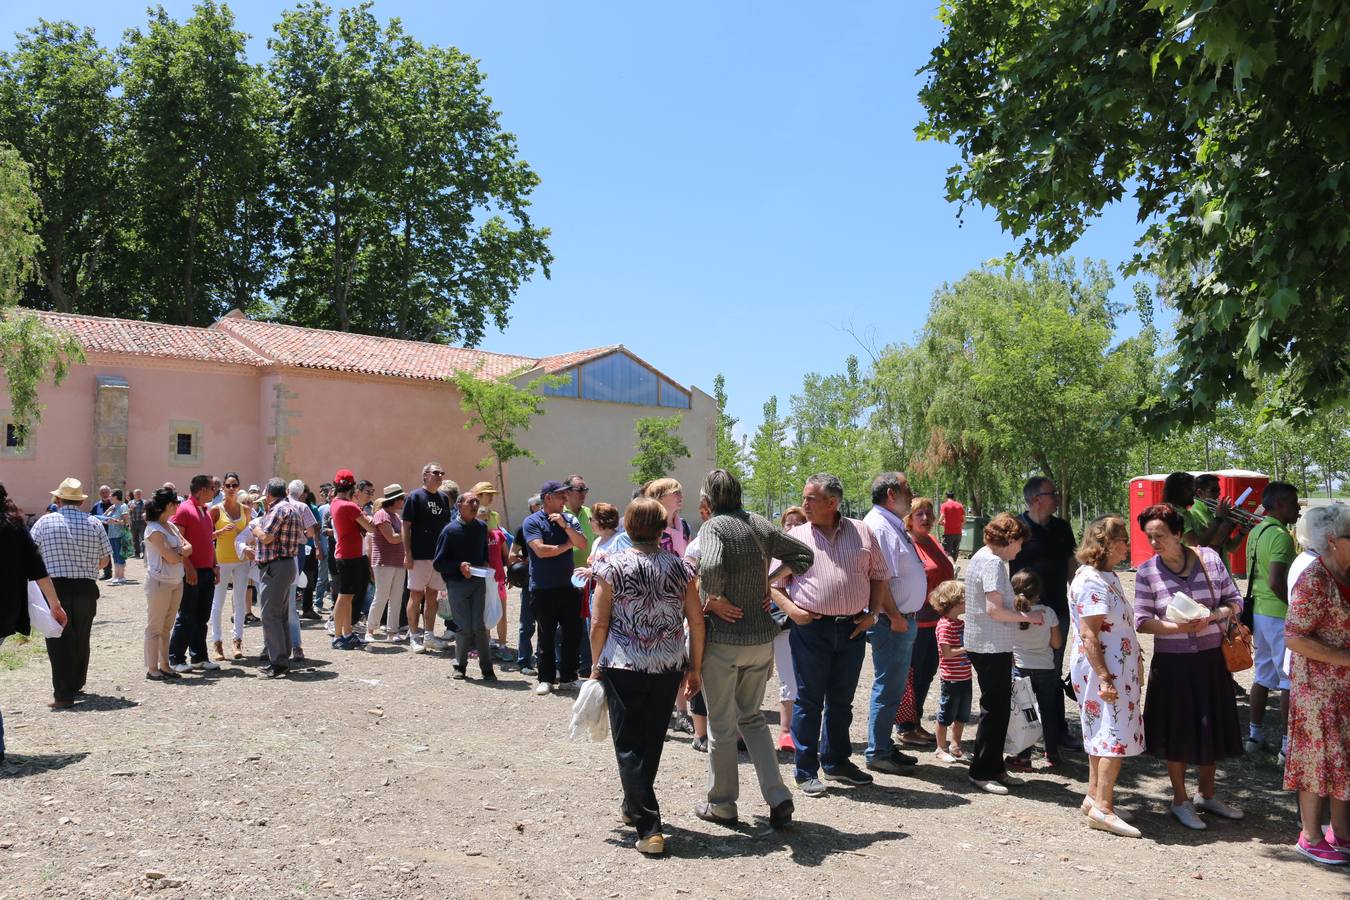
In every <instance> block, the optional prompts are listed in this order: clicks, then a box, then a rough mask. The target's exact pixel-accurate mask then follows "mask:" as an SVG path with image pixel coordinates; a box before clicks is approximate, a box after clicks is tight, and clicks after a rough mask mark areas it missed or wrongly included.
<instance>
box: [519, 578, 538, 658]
mask: <svg viewBox="0 0 1350 900" xmlns="http://www.w3.org/2000/svg"><path fill="white" fill-rule="evenodd" d="M516 647H517V654H518V655H517V658H516V662H518V663H519V664H520V665H521V667H524V666H528V665H530V664H531V663H533V662H534V603H533V602H531V600H530V589H529V587H523V588H521V589H520V631H519V633H518V634H517V637H516Z"/></svg>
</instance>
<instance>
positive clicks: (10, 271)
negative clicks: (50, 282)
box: [0, 141, 84, 429]
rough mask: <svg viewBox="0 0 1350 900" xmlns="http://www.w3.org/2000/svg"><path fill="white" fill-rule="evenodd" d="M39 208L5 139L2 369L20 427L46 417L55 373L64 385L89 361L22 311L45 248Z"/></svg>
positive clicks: (1, 160) (0, 233) (0, 211)
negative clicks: (45, 398)
mask: <svg viewBox="0 0 1350 900" xmlns="http://www.w3.org/2000/svg"><path fill="white" fill-rule="evenodd" d="M38 210H39V206H38V198H37V195H36V194H35V193H34V192H33V187H32V183H31V181H30V177H29V172H28V166H27V165H26V164H25V163H24V161H23V160H22V159H20V158H19V153H18V151H17V150H15V149H14V148H13V147H11V146H10V145H9V144H7V143H4V142H3V141H0V369H3V371H4V373H5V385H6V388H7V390H8V393H9V405H10V415H11V417H12V418H13V419H14V424H15V425H16V426H17V427H18V428H20V429H27V428H28V427H30V426H31V425H33V424H35V423H36V422H37V421H38V420H39V419H40V418H41V413H42V404H41V403H39V402H38V399H37V390H38V387H39V385H41V384H42V382H43V381H44V380H45V379H46V378H47V377H48V376H49V375H50V377H51V379H52V381H53V382H54V383H56V384H60V383H61V382H62V381H64V380H65V378H66V375H67V373H68V372H69V371H70V366H71V364H72V363H77V362H83V361H84V353H83V352H82V351H81V350H80V345H79V343H78V342H77V341H76V340H75V338H74V336H73V335H70V334H65V333H63V332H57V331H55V330H53V329H51V328H48V327H46V326H45V325H43V323H42V321H41V320H39V319H38V317H37V316H35V315H33V314H32V313H29V312H23V311H21V310H18V309H16V307H17V305H18V302H19V296H20V293H21V292H22V290H23V286H24V284H25V283H26V282H27V280H28V279H29V278H31V277H32V271H33V267H34V265H35V257H36V255H37V252H38V248H39V247H40V246H41V240H40V238H39V237H38V235H37V221H36V220H37V216H38Z"/></svg>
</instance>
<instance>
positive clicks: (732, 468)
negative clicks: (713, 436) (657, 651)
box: [713, 372, 745, 478]
mask: <svg viewBox="0 0 1350 900" xmlns="http://www.w3.org/2000/svg"><path fill="white" fill-rule="evenodd" d="M713 401H714V402H715V403H716V404H717V425H716V428H717V441H716V444H717V451H716V452H717V468H719V469H726V470H727V471H728V472H730V473H731V474H733V475H735V476H736V477H737V478H744V477H745V472H744V471H743V464H744V452H743V450H742V449H741V445H740V444H738V443H737V442H736V433H735V428H736V423H737V421H739V420H738V419H737V418H736V417H735V416H732V415H729V414H728V413H727V379H726V376H724V375H723V374H722V373H720V372H719V373H717V377H715V378H714V379H713Z"/></svg>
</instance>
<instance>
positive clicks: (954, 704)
mask: <svg viewBox="0 0 1350 900" xmlns="http://www.w3.org/2000/svg"><path fill="white" fill-rule="evenodd" d="M974 693H975V688H974V682H972V681H944V682H942V693H941V695H940V696H939V697H938V715H937V720H938V724H939V725H942V726H943V727H946V726H948V725H953V724H955V723H957V722H969V721H970V699H971V697H972V696H973V695H974Z"/></svg>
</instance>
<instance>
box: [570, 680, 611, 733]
mask: <svg viewBox="0 0 1350 900" xmlns="http://www.w3.org/2000/svg"><path fill="white" fill-rule="evenodd" d="M587 735H589V736H590V738H591V740H593V741H603V740H604V739H605V738H606V737H608V736H609V705H608V704H607V703H606V702H605V688H604V685H602V684H601V683H600V682H598V681H596V680H595V679H594V678H588V679H586V682H585V683H584V684H582V686H581V693H580V694H578V695H577V699H576V702H575V703H573V704H572V740H574V741H579V740H581V739H582V738H583V737H585V736H587Z"/></svg>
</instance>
